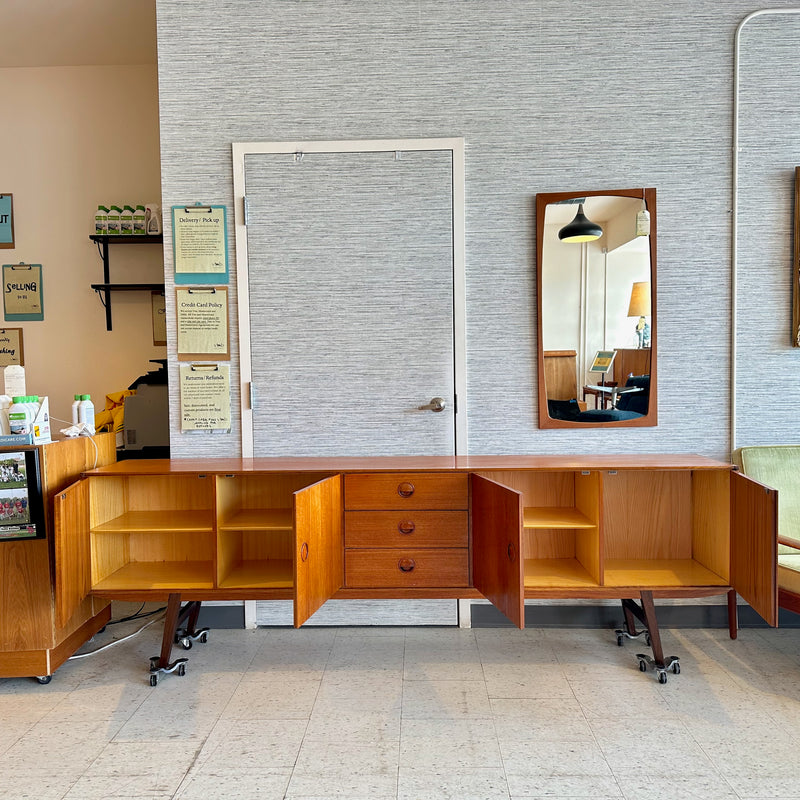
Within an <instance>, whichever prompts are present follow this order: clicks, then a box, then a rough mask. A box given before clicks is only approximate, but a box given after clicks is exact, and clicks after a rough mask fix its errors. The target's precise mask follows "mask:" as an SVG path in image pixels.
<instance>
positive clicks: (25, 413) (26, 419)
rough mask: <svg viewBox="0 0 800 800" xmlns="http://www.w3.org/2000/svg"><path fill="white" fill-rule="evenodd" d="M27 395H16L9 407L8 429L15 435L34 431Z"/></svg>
mask: <svg viewBox="0 0 800 800" xmlns="http://www.w3.org/2000/svg"><path fill="white" fill-rule="evenodd" d="M27 399H28V398H27V397H24V396H19V395H18V396H17V397H14V398H13V400H12V402H11V405H10V407H9V409H8V430H9V433H11V434H13V435H14V436H24V435H26V434H29V433H31V432H32V431H33V420H32V419H31V409H30V406H29V405H28V403H27Z"/></svg>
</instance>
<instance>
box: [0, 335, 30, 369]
mask: <svg viewBox="0 0 800 800" xmlns="http://www.w3.org/2000/svg"><path fill="white" fill-rule="evenodd" d="M12 364H18V365H19V366H21V367H24V366H25V357H24V355H23V353H22V328H0V369H2V368H3V367H10V366H11V365H12Z"/></svg>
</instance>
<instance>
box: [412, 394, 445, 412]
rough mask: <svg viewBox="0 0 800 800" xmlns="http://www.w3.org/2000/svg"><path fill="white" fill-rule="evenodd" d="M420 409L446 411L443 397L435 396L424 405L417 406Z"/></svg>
mask: <svg viewBox="0 0 800 800" xmlns="http://www.w3.org/2000/svg"><path fill="white" fill-rule="evenodd" d="M417 408H418V409H419V410H420V411H444V399H443V398H441V397H434V398H433V400H431V401H430V403H427V404H426V405H424V406H417Z"/></svg>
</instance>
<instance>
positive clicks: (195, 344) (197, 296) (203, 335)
mask: <svg viewBox="0 0 800 800" xmlns="http://www.w3.org/2000/svg"><path fill="white" fill-rule="evenodd" d="M175 309H176V311H175V326H176V328H177V333H178V359H180V360H181V361H197V360H199V359H203V358H213V359H224V360H227V359H229V358H230V357H231V353H230V346H229V340H228V289H227V287H225V286H209V287H194V288H191V289H190V288H186V289H183V288H178V289H176V290H175Z"/></svg>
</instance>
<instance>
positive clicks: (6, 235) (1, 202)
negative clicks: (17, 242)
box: [0, 194, 14, 249]
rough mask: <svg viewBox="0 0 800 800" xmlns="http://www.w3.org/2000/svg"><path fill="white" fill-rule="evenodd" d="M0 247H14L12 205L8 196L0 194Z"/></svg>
mask: <svg viewBox="0 0 800 800" xmlns="http://www.w3.org/2000/svg"><path fill="white" fill-rule="evenodd" d="M0 247H1V248H6V249H11V248H13V247H14V203H13V197H12V196H11V195H10V194H0Z"/></svg>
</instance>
